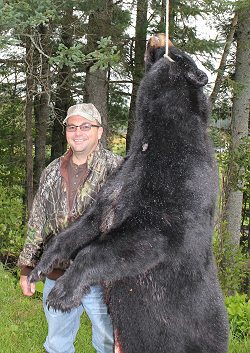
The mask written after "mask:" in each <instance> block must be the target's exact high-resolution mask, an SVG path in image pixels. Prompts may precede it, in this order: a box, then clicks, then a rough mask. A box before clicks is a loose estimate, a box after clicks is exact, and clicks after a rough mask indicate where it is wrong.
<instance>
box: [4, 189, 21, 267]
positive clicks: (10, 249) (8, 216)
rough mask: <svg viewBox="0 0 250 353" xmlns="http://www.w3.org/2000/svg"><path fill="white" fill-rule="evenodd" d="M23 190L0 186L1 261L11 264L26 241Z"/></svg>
mask: <svg viewBox="0 0 250 353" xmlns="http://www.w3.org/2000/svg"><path fill="white" fill-rule="evenodd" d="M21 193H22V190H21V189H18V188H16V189H15V188H12V189H10V188H6V187H3V186H2V185H1V184H0V253H1V258H0V260H1V261H4V262H5V263H10V262H13V261H15V259H16V258H17V256H18V255H19V253H20V251H21V249H22V246H23V241H24V231H25V230H24V226H23V224H22V223H23V205H22V198H21Z"/></svg>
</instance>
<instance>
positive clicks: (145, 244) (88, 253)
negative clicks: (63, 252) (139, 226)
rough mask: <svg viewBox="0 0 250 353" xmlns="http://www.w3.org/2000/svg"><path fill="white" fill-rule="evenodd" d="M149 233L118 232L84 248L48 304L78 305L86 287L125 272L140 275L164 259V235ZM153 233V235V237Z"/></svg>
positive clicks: (114, 279) (70, 307)
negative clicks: (127, 235) (129, 235)
mask: <svg viewBox="0 0 250 353" xmlns="http://www.w3.org/2000/svg"><path fill="white" fill-rule="evenodd" d="M152 234H157V232H156V231H155V230H152V231H151V232H150V234H148V235H147V234H145V231H144V232H143V235H141V234H139V235H138V237H137V236H136V234H134V235H132V236H131V239H129V237H128V238H127V237H124V236H122V235H121V236H119V235H117V236H116V237H115V241H114V239H112V238H110V239H109V240H108V241H98V239H97V240H96V241H95V242H93V243H92V244H90V245H89V246H87V247H85V248H84V249H82V250H81V251H80V252H79V253H78V255H77V257H76V258H75V260H74V262H73V263H72V264H71V266H70V268H69V269H68V270H67V271H66V273H65V274H64V275H63V276H62V277H61V278H60V279H59V280H58V281H57V282H56V284H55V286H54V288H53V289H52V291H51V293H50V295H49V297H48V301H47V304H48V305H49V306H52V307H55V306H56V307H57V308H59V309H60V310H62V311H68V310H70V309H72V308H73V307H75V306H78V305H79V303H80V302H81V299H82V297H83V296H84V294H86V290H87V288H89V286H92V285H96V284H102V283H103V282H105V281H107V282H111V283H112V282H114V281H117V280H120V279H122V278H123V277H124V276H128V277H129V276H131V277H134V276H137V275H139V274H142V273H145V272H146V271H147V270H149V269H150V268H152V267H155V266H156V265H157V264H159V263H160V262H161V261H164V259H165V256H166V255H165V253H164V250H163V249H164V246H163V244H162V241H164V238H163V237H162V236H158V237H157V235H155V236H152ZM150 237H151V238H150Z"/></svg>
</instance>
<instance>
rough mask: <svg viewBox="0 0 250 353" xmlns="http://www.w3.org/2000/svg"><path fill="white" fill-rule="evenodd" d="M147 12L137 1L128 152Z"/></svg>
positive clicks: (144, 0) (144, 1)
mask: <svg viewBox="0 0 250 353" xmlns="http://www.w3.org/2000/svg"><path fill="white" fill-rule="evenodd" d="M147 11H148V1H147V0H138V1H137V12H136V27H135V48H134V51H135V55H134V65H133V66H134V67H133V70H132V76H133V87H132V94H131V101H130V107H129V116H128V130H127V137H126V149H127V151H128V149H129V145H130V141H131V136H132V132H133V130H134V124H135V109H136V97H137V91H138V87H139V84H140V81H141V79H142V76H143V72H144V53H145V49H146V35H147V28H148V23H147Z"/></svg>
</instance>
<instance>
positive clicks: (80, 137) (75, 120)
mask: <svg viewBox="0 0 250 353" xmlns="http://www.w3.org/2000/svg"><path fill="white" fill-rule="evenodd" d="M84 123H88V124H91V125H99V124H98V123H97V122H96V121H90V120H87V119H85V118H83V117H81V116H79V115H75V116H71V117H70V118H68V120H67V125H77V126H79V125H82V124H84ZM102 133H103V128H102V127H101V126H100V127H91V129H90V130H89V131H81V130H80V128H79V127H78V128H77V129H76V131H72V132H71V131H67V129H66V139H67V142H68V144H69V145H70V147H71V148H72V150H73V152H77V153H81V152H82V153H84V154H85V155H89V154H90V153H91V152H93V151H94V150H95V148H96V146H97V144H98V140H99V139H100V138H101V136H102Z"/></svg>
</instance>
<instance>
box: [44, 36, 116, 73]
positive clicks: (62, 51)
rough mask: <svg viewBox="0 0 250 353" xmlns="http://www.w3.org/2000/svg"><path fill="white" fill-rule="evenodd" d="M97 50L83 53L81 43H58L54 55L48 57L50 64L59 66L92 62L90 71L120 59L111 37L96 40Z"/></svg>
mask: <svg viewBox="0 0 250 353" xmlns="http://www.w3.org/2000/svg"><path fill="white" fill-rule="evenodd" d="M97 44H98V48H97V50H95V51H93V52H90V53H88V54H84V45H83V44H81V43H77V44H75V45H74V46H73V47H70V48H68V47H66V46H65V45H64V44H62V43H60V44H59V45H58V50H57V52H56V55H55V56H53V57H51V58H50V60H49V61H50V63H51V64H53V63H54V64H56V65H58V66H59V67H60V68H62V67H63V65H66V66H70V67H72V68H73V67H76V65H77V64H79V63H82V64H85V63H88V62H91V63H94V64H93V65H92V66H91V71H92V72H93V71H95V70H97V69H100V70H104V69H107V68H108V67H109V66H112V65H114V64H115V63H117V62H118V61H119V59H120V55H119V54H120V52H119V51H118V50H117V46H116V45H113V44H112V40H111V37H107V38H103V37H101V39H100V40H99V41H97Z"/></svg>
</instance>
